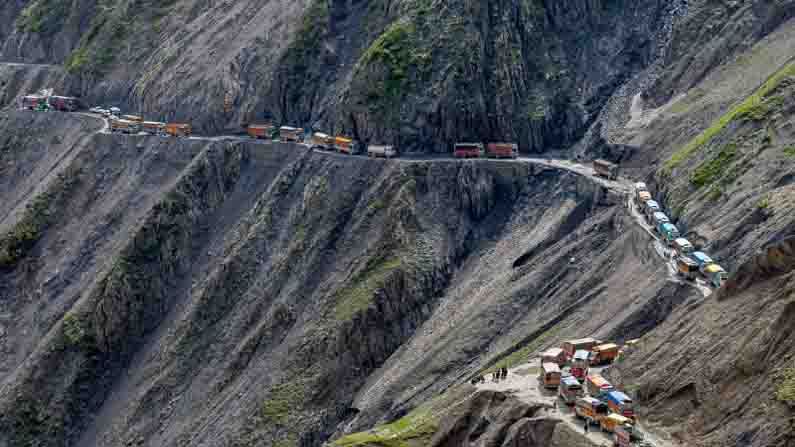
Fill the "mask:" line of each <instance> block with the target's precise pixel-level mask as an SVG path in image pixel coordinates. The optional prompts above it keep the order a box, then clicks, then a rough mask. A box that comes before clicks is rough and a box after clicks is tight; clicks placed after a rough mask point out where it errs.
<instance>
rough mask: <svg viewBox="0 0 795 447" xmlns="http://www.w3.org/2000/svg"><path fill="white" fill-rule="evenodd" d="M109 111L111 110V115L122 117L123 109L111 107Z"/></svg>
mask: <svg viewBox="0 0 795 447" xmlns="http://www.w3.org/2000/svg"><path fill="white" fill-rule="evenodd" d="M108 110H110V113H112V114H114V115H121V109H120V108H118V107H111V108H109V109H108Z"/></svg>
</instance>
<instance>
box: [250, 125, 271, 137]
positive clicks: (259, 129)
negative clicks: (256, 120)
mask: <svg viewBox="0 0 795 447" xmlns="http://www.w3.org/2000/svg"><path fill="white" fill-rule="evenodd" d="M246 133H248V136H250V137H251V138H254V139H257V140H272V139H273V137H274V134H275V133H276V126H274V125H273V124H249V125H248V127H247V128H246Z"/></svg>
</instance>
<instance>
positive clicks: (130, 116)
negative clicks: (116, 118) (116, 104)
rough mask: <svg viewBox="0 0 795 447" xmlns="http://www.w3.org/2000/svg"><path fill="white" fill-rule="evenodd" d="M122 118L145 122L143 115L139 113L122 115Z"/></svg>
mask: <svg viewBox="0 0 795 447" xmlns="http://www.w3.org/2000/svg"><path fill="white" fill-rule="evenodd" d="M120 118H121V119H123V120H127V121H132V122H134V123H143V122H144V119H143V117H140V116H138V115H122V116H121V117H120Z"/></svg>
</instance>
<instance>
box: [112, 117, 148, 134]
mask: <svg viewBox="0 0 795 447" xmlns="http://www.w3.org/2000/svg"><path fill="white" fill-rule="evenodd" d="M140 130H141V127H140V125H139V124H138V123H136V122H134V121H130V120H111V121H110V131H111V132H113V133H126V134H136V133H138V131H140Z"/></svg>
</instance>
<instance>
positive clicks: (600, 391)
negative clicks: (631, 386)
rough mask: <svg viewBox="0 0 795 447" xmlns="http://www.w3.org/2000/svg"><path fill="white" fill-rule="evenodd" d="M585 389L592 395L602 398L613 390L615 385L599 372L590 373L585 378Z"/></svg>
mask: <svg viewBox="0 0 795 447" xmlns="http://www.w3.org/2000/svg"><path fill="white" fill-rule="evenodd" d="M585 389H587V390H588V394H590V395H591V396H592V397H596V398H601V397H602V396H604V395H607V393H609V392H611V391H613V385H611V384H610V382H608V381H607V379H605V378H604V377H602V376H601V375H599V374H589V375H588V376H587V377H586V378H585Z"/></svg>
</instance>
